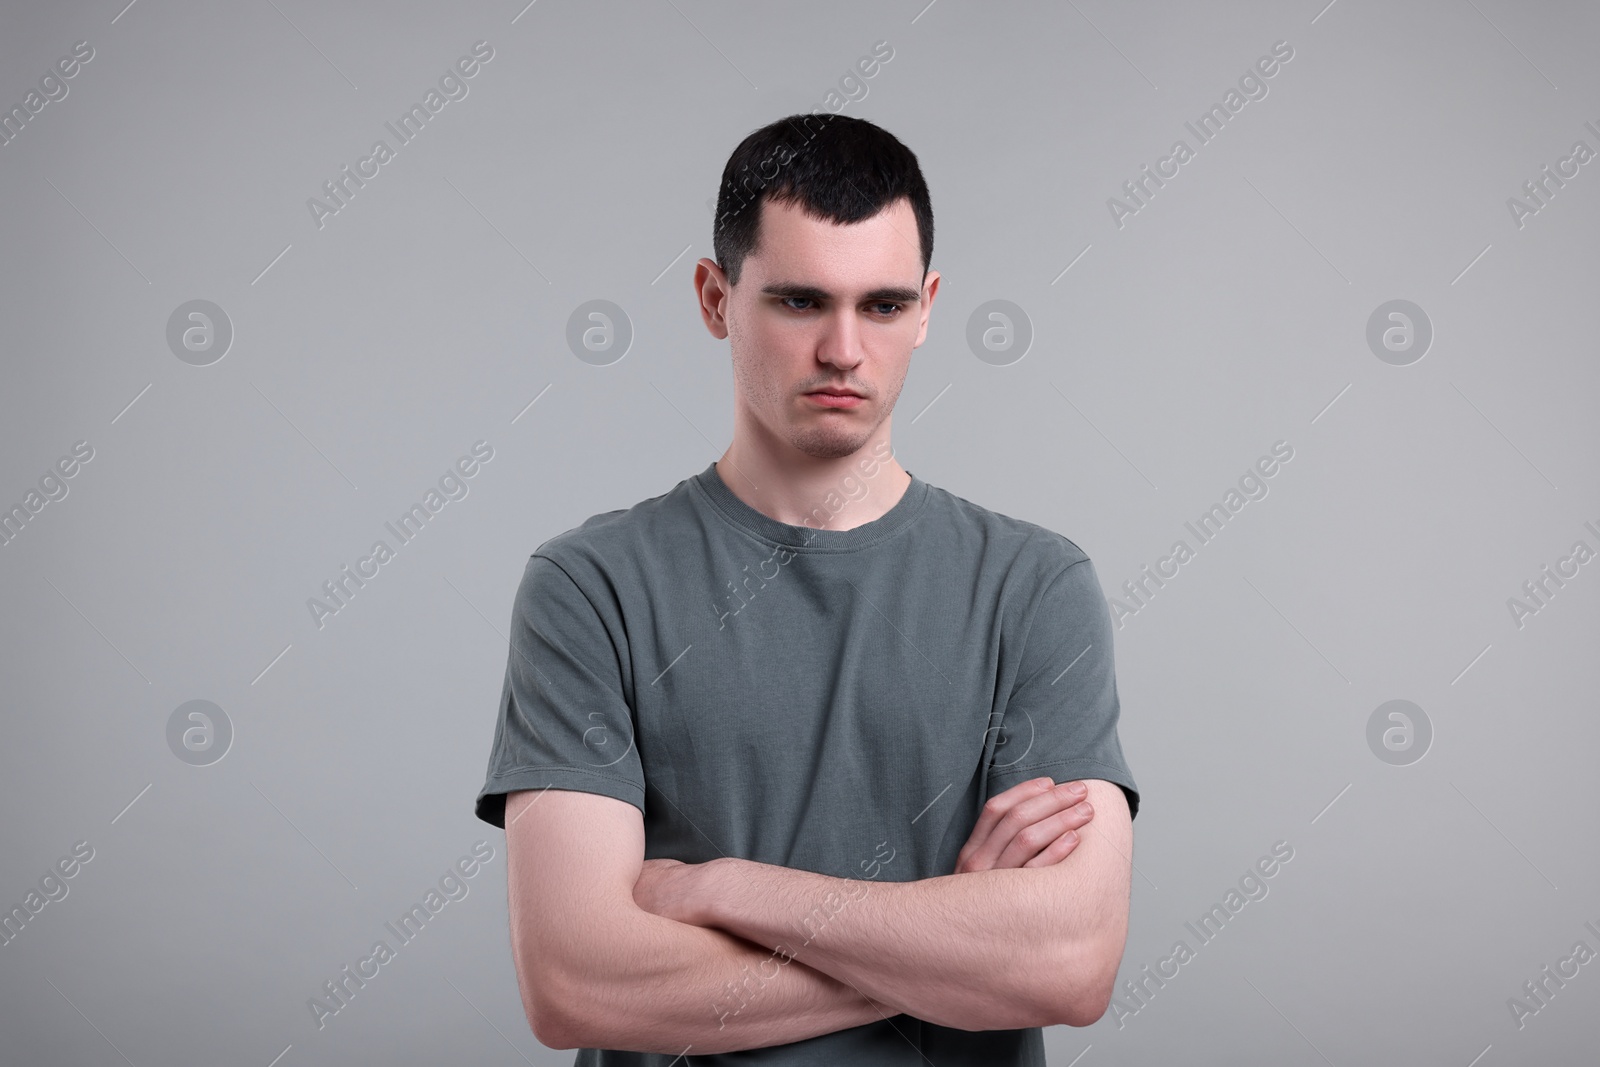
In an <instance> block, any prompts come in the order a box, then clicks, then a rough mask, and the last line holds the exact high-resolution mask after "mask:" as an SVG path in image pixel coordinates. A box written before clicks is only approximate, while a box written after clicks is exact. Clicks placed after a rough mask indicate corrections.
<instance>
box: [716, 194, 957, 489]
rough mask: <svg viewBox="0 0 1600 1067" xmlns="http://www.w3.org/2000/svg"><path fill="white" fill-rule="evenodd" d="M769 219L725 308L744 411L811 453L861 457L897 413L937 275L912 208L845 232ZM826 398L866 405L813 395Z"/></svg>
mask: <svg viewBox="0 0 1600 1067" xmlns="http://www.w3.org/2000/svg"><path fill="white" fill-rule="evenodd" d="M761 211H762V215H761V237H760V241H759V242H758V245H759V247H758V249H757V251H756V252H755V254H753V255H751V256H748V257H747V258H746V259H745V261H744V264H743V268H742V272H741V274H740V277H739V284H738V285H736V286H734V287H733V289H732V292H731V294H730V295H729V296H728V297H727V299H726V300H725V301H724V302H723V308H722V310H723V314H724V316H725V317H726V322H727V330H728V337H729V347H730V350H731V355H732V359H733V376H734V385H735V389H736V393H737V397H738V403H739V404H741V405H742V406H743V407H744V408H745V409H746V412H747V414H748V415H749V416H751V417H753V419H754V420H755V422H756V423H758V424H759V426H760V427H761V428H762V429H764V430H765V431H766V433H768V434H770V435H771V436H772V437H773V438H775V439H776V440H777V441H779V442H783V443H787V444H789V445H792V446H793V447H794V448H796V449H798V450H799V451H801V452H803V453H805V454H806V455H809V456H814V457H816V458H818V459H838V458H842V457H845V456H850V455H854V454H855V453H856V452H858V451H860V450H861V449H862V448H864V447H865V446H866V445H867V443H868V442H869V441H871V440H872V439H873V436H874V434H875V432H876V431H877V429H878V428H879V427H880V426H881V425H882V424H883V422H884V420H886V419H888V418H889V415H890V412H891V411H893V409H894V404H895V401H896V400H897V399H898V398H899V396H900V387H901V385H902V384H904V382H905V377H906V371H907V369H908V368H909V367H910V364H911V351H912V349H914V348H916V347H917V346H918V345H920V344H922V341H923V338H924V337H925V336H926V335H927V329H928V312H929V310H930V309H931V307H932V304H933V296H934V293H935V291H936V290H937V289H938V284H939V276H938V274H937V272H933V271H930V272H929V273H928V278H927V281H926V283H924V281H923V278H922V253H921V250H920V247H919V245H918V242H917V223H916V217H915V216H914V215H913V214H912V211H911V204H910V202H909V201H908V200H905V199H900V200H897V201H895V202H894V203H893V204H891V205H890V206H889V207H887V208H885V209H884V210H883V211H880V212H879V213H878V214H877V215H875V216H873V217H872V218H870V219H865V220H863V221H861V222H858V223H852V224H850V225H846V226H839V225H835V224H834V223H832V222H827V221H823V220H819V219H815V218H812V217H810V216H808V215H806V214H805V213H804V212H803V211H802V210H801V209H800V208H799V207H797V206H795V205H793V204H788V203H774V202H772V201H762V203H761ZM713 329H715V327H713ZM823 389H843V390H852V391H854V392H856V393H858V394H860V396H861V399H859V400H856V401H853V402H847V403H846V404H842V405H841V404H838V403H831V404H830V403H828V402H826V401H824V400H822V399H819V398H818V397H816V396H813V395H808V394H811V393H813V392H814V391H816V390H823Z"/></svg>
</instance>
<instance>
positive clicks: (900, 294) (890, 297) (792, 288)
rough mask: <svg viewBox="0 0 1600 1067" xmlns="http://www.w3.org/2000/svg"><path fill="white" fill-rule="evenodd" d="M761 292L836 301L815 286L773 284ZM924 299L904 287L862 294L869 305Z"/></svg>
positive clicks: (821, 301) (791, 283)
mask: <svg viewBox="0 0 1600 1067" xmlns="http://www.w3.org/2000/svg"><path fill="white" fill-rule="evenodd" d="M761 292H762V293H763V294H765V295H767V296H776V297H779V298H782V299H789V298H794V299H799V300H815V301H817V302H818V303H824V302H826V301H829V300H832V299H834V296H833V294H832V293H830V292H828V291H827V290H826V289H823V288H820V287H818V286H815V285H801V284H799V283H797V282H773V283H771V284H770V285H764V286H762V287H761ZM921 299H922V294H921V292H919V291H918V290H916V289H908V288H906V287H905V286H903V285H886V286H880V287H879V288H877V289H869V290H867V292H866V293H864V294H862V300H863V301H866V302H868V303H876V302H879V301H893V302H895V303H898V304H915V303H917V302H918V301H919V300H921Z"/></svg>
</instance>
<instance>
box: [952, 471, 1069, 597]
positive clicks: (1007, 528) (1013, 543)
mask: <svg viewBox="0 0 1600 1067" xmlns="http://www.w3.org/2000/svg"><path fill="white" fill-rule="evenodd" d="M930 489H931V493H932V496H933V497H934V498H935V499H936V500H937V501H938V503H939V506H940V507H941V508H942V509H943V510H944V512H945V513H946V521H948V522H949V523H950V524H951V525H952V526H953V527H954V528H955V529H956V531H957V533H958V534H959V535H962V536H965V537H968V538H971V539H973V540H974V541H975V542H976V543H977V544H980V545H981V546H982V551H983V554H984V555H985V556H986V557H989V558H990V559H992V561H993V562H994V564H995V565H997V566H1000V567H1003V568H1004V571H1005V575H1006V584H1007V586H1008V587H1012V588H1013V589H1014V590H1015V591H1016V592H1017V593H1019V594H1020V595H1022V597H1023V599H1027V590H1030V589H1033V590H1042V589H1043V587H1044V586H1046V585H1049V584H1050V583H1051V582H1052V581H1053V580H1054V579H1056V578H1057V577H1059V576H1060V575H1061V574H1062V572H1064V571H1066V570H1067V569H1068V568H1070V567H1072V566H1074V565H1075V564H1079V563H1089V554H1088V553H1087V552H1085V551H1084V550H1083V549H1082V548H1080V547H1078V545H1077V543H1076V542H1074V541H1072V540H1071V539H1070V538H1068V537H1067V536H1066V535H1065V534H1062V533H1060V532H1058V531H1056V530H1052V529H1050V528H1049V527H1046V526H1041V525H1040V524H1038V523H1036V522H1030V521H1029V520H1027V519H1021V518H1017V517H1015V516H1012V515H1007V514H1004V513H1003V512H999V511H995V510H994V509H992V508H986V507H984V506H983V505H982V504H977V503H974V502H973V501H971V500H968V499H966V498H965V497H962V496H957V495H956V494H955V493H952V492H950V491H949V490H946V489H941V488H939V487H938V486H931V487H930ZM1092 569H1093V564H1092V563H1089V565H1088V566H1086V567H1081V568H1079V570H1080V571H1089V572H1092Z"/></svg>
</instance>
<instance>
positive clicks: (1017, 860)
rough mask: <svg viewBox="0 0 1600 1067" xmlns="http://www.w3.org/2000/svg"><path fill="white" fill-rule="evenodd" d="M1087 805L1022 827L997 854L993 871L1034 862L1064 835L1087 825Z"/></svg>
mask: <svg viewBox="0 0 1600 1067" xmlns="http://www.w3.org/2000/svg"><path fill="white" fill-rule="evenodd" d="M1087 807H1088V802H1087V801H1085V802H1084V803H1082V804H1076V805H1074V806H1073V807H1071V808H1068V809H1066V810H1065V811H1061V812H1057V813H1056V814H1054V815H1052V816H1050V817H1049V818H1045V819H1039V820H1037V821H1035V822H1033V823H1031V824H1029V825H1027V826H1024V827H1022V828H1021V829H1020V830H1018V831H1017V832H1016V834H1014V835H1013V836H1012V838H1011V842H1010V844H1008V845H1006V847H1005V848H1004V849H1002V850H1001V851H1000V855H999V856H997V857H996V858H995V861H994V866H995V867H997V868H998V867H1005V868H1010V867H1021V866H1023V865H1025V864H1026V863H1027V862H1028V861H1029V860H1031V859H1033V858H1034V857H1035V856H1037V855H1038V854H1039V853H1040V852H1042V851H1044V850H1045V849H1046V848H1048V847H1049V846H1050V845H1051V843H1052V842H1054V841H1056V840H1057V839H1058V838H1060V837H1061V836H1062V835H1063V834H1066V833H1067V832H1069V831H1073V830H1076V829H1078V828H1079V827H1080V826H1082V825H1083V824H1084V823H1086V822H1088V821H1089V818H1090V817H1091V816H1092V815H1093V809H1090V810H1089V811H1082V810H1080V809H1083V808H1087Z"/></svg>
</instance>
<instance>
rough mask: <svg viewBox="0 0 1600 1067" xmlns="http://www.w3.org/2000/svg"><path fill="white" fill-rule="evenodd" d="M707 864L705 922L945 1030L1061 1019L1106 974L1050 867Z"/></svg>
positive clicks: (731, 861)
mask: <svg viewBox="0 0 1600 1067" xmlns="http://www.w3.org/2000/svg"><path fill="white" fill-rule="evenodd" d="M703 867H704V876H705V878H706V879H707V882H706V883H705V885H704V900H705V909H706V925H708V926H715V927H717V928H720V929H722V930H726V931H727V932H729V933H731V934H735V935H737V936H739V937H742V938H745V939H747V940H749V941H751V942H755V943H757V944H760V945H772V946H778V947H781V948H783V949H784V950H785V951H789V952H792V953H793V954H794V956H795V960H796V962H798V963H804V964H808V965H810V966H811V967H813V968H815V969H816V970H818V971H821V972H823V973H825V974H828V975H831V976H833V977H835V978H838V979H839V980H841V981H843V982H845V983H847V984H849V985H850V986H852V987H854V988H858V989H860V990H861V991H862V992H863V993H864V994H866V995H867V996H868V997H871V998H872V999H874V1000H877V1001H879V1002H881V1003H883V1004H885V1005H887V1006H888V1009H887V1010H889V1011H891V1012H895V1011H898V1012H905V1013H907V1014H909V1015H913V1016H916V1017H917V1018H920V1019H925V1020H927V1021H929V1022H933V1023H937V1024H939V1025H942V1026H951V1027H956V1028H959V1029H963V1030H999V1029H1015V1028H1019V1027H1026V1026H1040V1025H1048V1024H1050V1023H1053V1022H1056V1021H1062V1020H1064V1019H1066V1018H1067V1017H1069V1016H1070V1015H1072V1014H1073V1012H1074V1011H1075V1010H1076V1008H1075V1005H1074V1003H1073V1001H1075V1000H1076V999H1077V993H1076V991H1077V990H1080V989H1087V988H1090V987H1091V986H1092V985H1093V983H1094V981H1095V980H1096V976H1097V975H1098V974H1099V972H1100V971H1101V969H1102V966H1103V965H1102V960H1101V957H1100V954H1099V952H1098V951H1097V943H1095V942H1094V941H1093V938H1092V937H1091V936H1090V934H1089V932H1088V927H1087V925H1086V924H1085V922H1084V921H1083V917H1078V916H1072V915H1063V914H1062V913H1061V911H1062V909H1060V907H1059V904H1058V903H1056V902H1057V901H1059V900H1060V895H1059V890H1058V889H1056V890H1053V889H1052V888H1051V887H1050V886H1048V885H1046V884H1045V883H1044V882H1043V881H1041V880H1040V879H1042V878H1047V877H1052V876H1051V875H1048V874H1046V873H1045V871H1046V870H1048V869H1031V870H1030V869H1007V870H989V871H974V872H970V873H965V874H959V875H942V876H939V877H934V878H927V879H922V880H919V881H912V882H875V881H874V882H866V881H860V880H856V879H846V878H832V877H829V876H827V875H820V874H814V873H812V872H809V871H798V870H792V869H789V868H786V867H778V866H773V865H770V864H764V863H754V862H751V861H748V860H740V859H721V860H716V861H713V862H712V863H709V864H705V865H703ZM1073 946H1076V956H1075V958H1074V952H1073ZM1063 959H1068V960H1069V961H1070V962H1069V963H1068V964H1066V965H1065V967H1064V965H1063V962H1062V961H1063ZM1064 972H1065V973H1064ZM1069 991H1071V992H1069Z"/></svg>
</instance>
